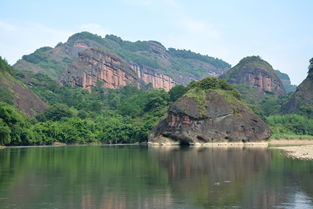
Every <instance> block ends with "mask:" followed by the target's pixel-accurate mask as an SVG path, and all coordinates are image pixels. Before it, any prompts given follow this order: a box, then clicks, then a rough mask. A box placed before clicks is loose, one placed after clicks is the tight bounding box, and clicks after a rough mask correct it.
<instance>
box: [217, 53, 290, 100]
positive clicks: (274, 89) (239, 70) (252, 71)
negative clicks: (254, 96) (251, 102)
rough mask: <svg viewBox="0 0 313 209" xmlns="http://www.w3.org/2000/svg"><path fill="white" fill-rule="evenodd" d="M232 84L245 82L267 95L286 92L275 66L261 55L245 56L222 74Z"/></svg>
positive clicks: (222, 77)
mask: <svg viewBox="0 0 313 209" xmlns="http://www.w3.org/2000/svg"><path fill="white" fill-rule="evenodd" d="M220 78H221V79H225V80H226V81H227V82H229V83H231V84H237V85H240V84H244V85H249V86H250V87H252V88H255V89H257V90H258V91H259V92H261V93H263V95H265V94H266V93H270V94H274V95H282V94H285V89H284V86H283V83H282V81H281V80H280V79H279V77H278V76H277V75H276V73H275V71H274V70H273V67H272V66H271V65H270V64H269V63H268V62H266V61H265V60H263V59H261V58H260V57H259V56H250V57H245V58H243V59H242V60H241V61H240V62H239V63H238V64H237V65H236V66H234V67H233V68H232V69H230V70H229V71H228V72H226V73H225V74H223V75H221V76H220Z"/></svg>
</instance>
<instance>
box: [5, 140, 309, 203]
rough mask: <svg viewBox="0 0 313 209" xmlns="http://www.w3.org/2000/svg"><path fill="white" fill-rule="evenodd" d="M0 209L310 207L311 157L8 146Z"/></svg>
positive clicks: (274, 153)
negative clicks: (293, 157) (303, 159)
mask: <svg viewBox="0 0 313 209" xmlns="http://www.w3.org/2000/svg"><path fill="white" fill-rule="evenodd" d="M0 208H1V209H2V208H3V209H5V208H10V209H11V208H16V209H18V208H23V209H24V208H26V209H28V208H29V209H44V208H47V209H56V208H60V209H61V208H62V209H63V208H64V209H79V208H86V209H88V208H90V209H93V208H99V209H101V208H106V209H124V208H125V209H126V208H127V209H128V208H134V209H137V208H138V209H141V208H186V209H189V208H192V209H196V208H313V162H311V161H300V160H292V159H288V158H285V157H283V156H282V155H281V154H280V152H278V151H268V150H262V149H210V148H207V149H195V148H185V149H178V148H176V149H158V148H148V147H141V146H114V147H110V146H66V147H33V148H11V149H4V150H0Z"/></svg>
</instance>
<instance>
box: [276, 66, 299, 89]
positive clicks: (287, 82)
mask: <svg viewBox="0 0 313 209" xmlns="http://www.w3.org/2000/svg"><path fill="white" fill-rule="evenodd" d="M274 71H275V73H276V75H277V76H278V78H279V79H280V80H281V82H282V83H283V85H284V88H285V90H286V92H287V93H290V92H295V91H296V89H297V86H296V85H293V84H291V81H290V77H289V75H288V74H287V73H283V72H281V71H279V70H274Z"/></svg>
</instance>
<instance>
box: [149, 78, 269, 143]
mask: <svg viewBox="0 0 313 209" xmlns="http://www.w3.org/2000/svg"><path fill="white" fill-rule="evenodd" d="M201 82H202V81H201ZM270 136H271V131H270V129H269V128H268V127H267V125H266V124H265V123H264V122H263V121H262V120H261V119H260V118H259V117H258V116H257V115H255V114H254V113H252V112H251V110H249V109H248V108H247V107H246V106H245V105H244V104H243V102H242V101H240V100H238V99H237V98H235V97H234V96H232V95H231V92H229V90H221V89H209V90H203V89H199V88H198V87H196V88H192V89H191V90H189V91H188V92H187V93H186V94H185V95H184V96H183V97H181V98H180V99H178V100H177V101H176V102H174V103H173V104H172V105H171V106H170V108H169V110H168V114H167V118H166V119H164V120H162V121H161V122H160V123H159V124H158V125H157V126H156V127H155V128H154V129H153V131H152V133H151V134H150V136H149V143H150V144H204V143H209V142H241V141H243V142H252V141H261V140H263V139H266V138H268V137H270Z"/></svg>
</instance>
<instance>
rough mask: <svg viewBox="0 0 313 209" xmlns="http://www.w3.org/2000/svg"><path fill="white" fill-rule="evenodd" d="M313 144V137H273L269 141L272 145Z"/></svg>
mask: <svg viewBox="0 0 313 209" xmlns="http://www.w3.org/2000/svg"><path fill="white" fill-rule="evenodd" d="M310 144H312V145H313V140H312V139H272V140H270V141H269V145H270V146H281V145H284V146H290V145H310Z"/></svg>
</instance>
